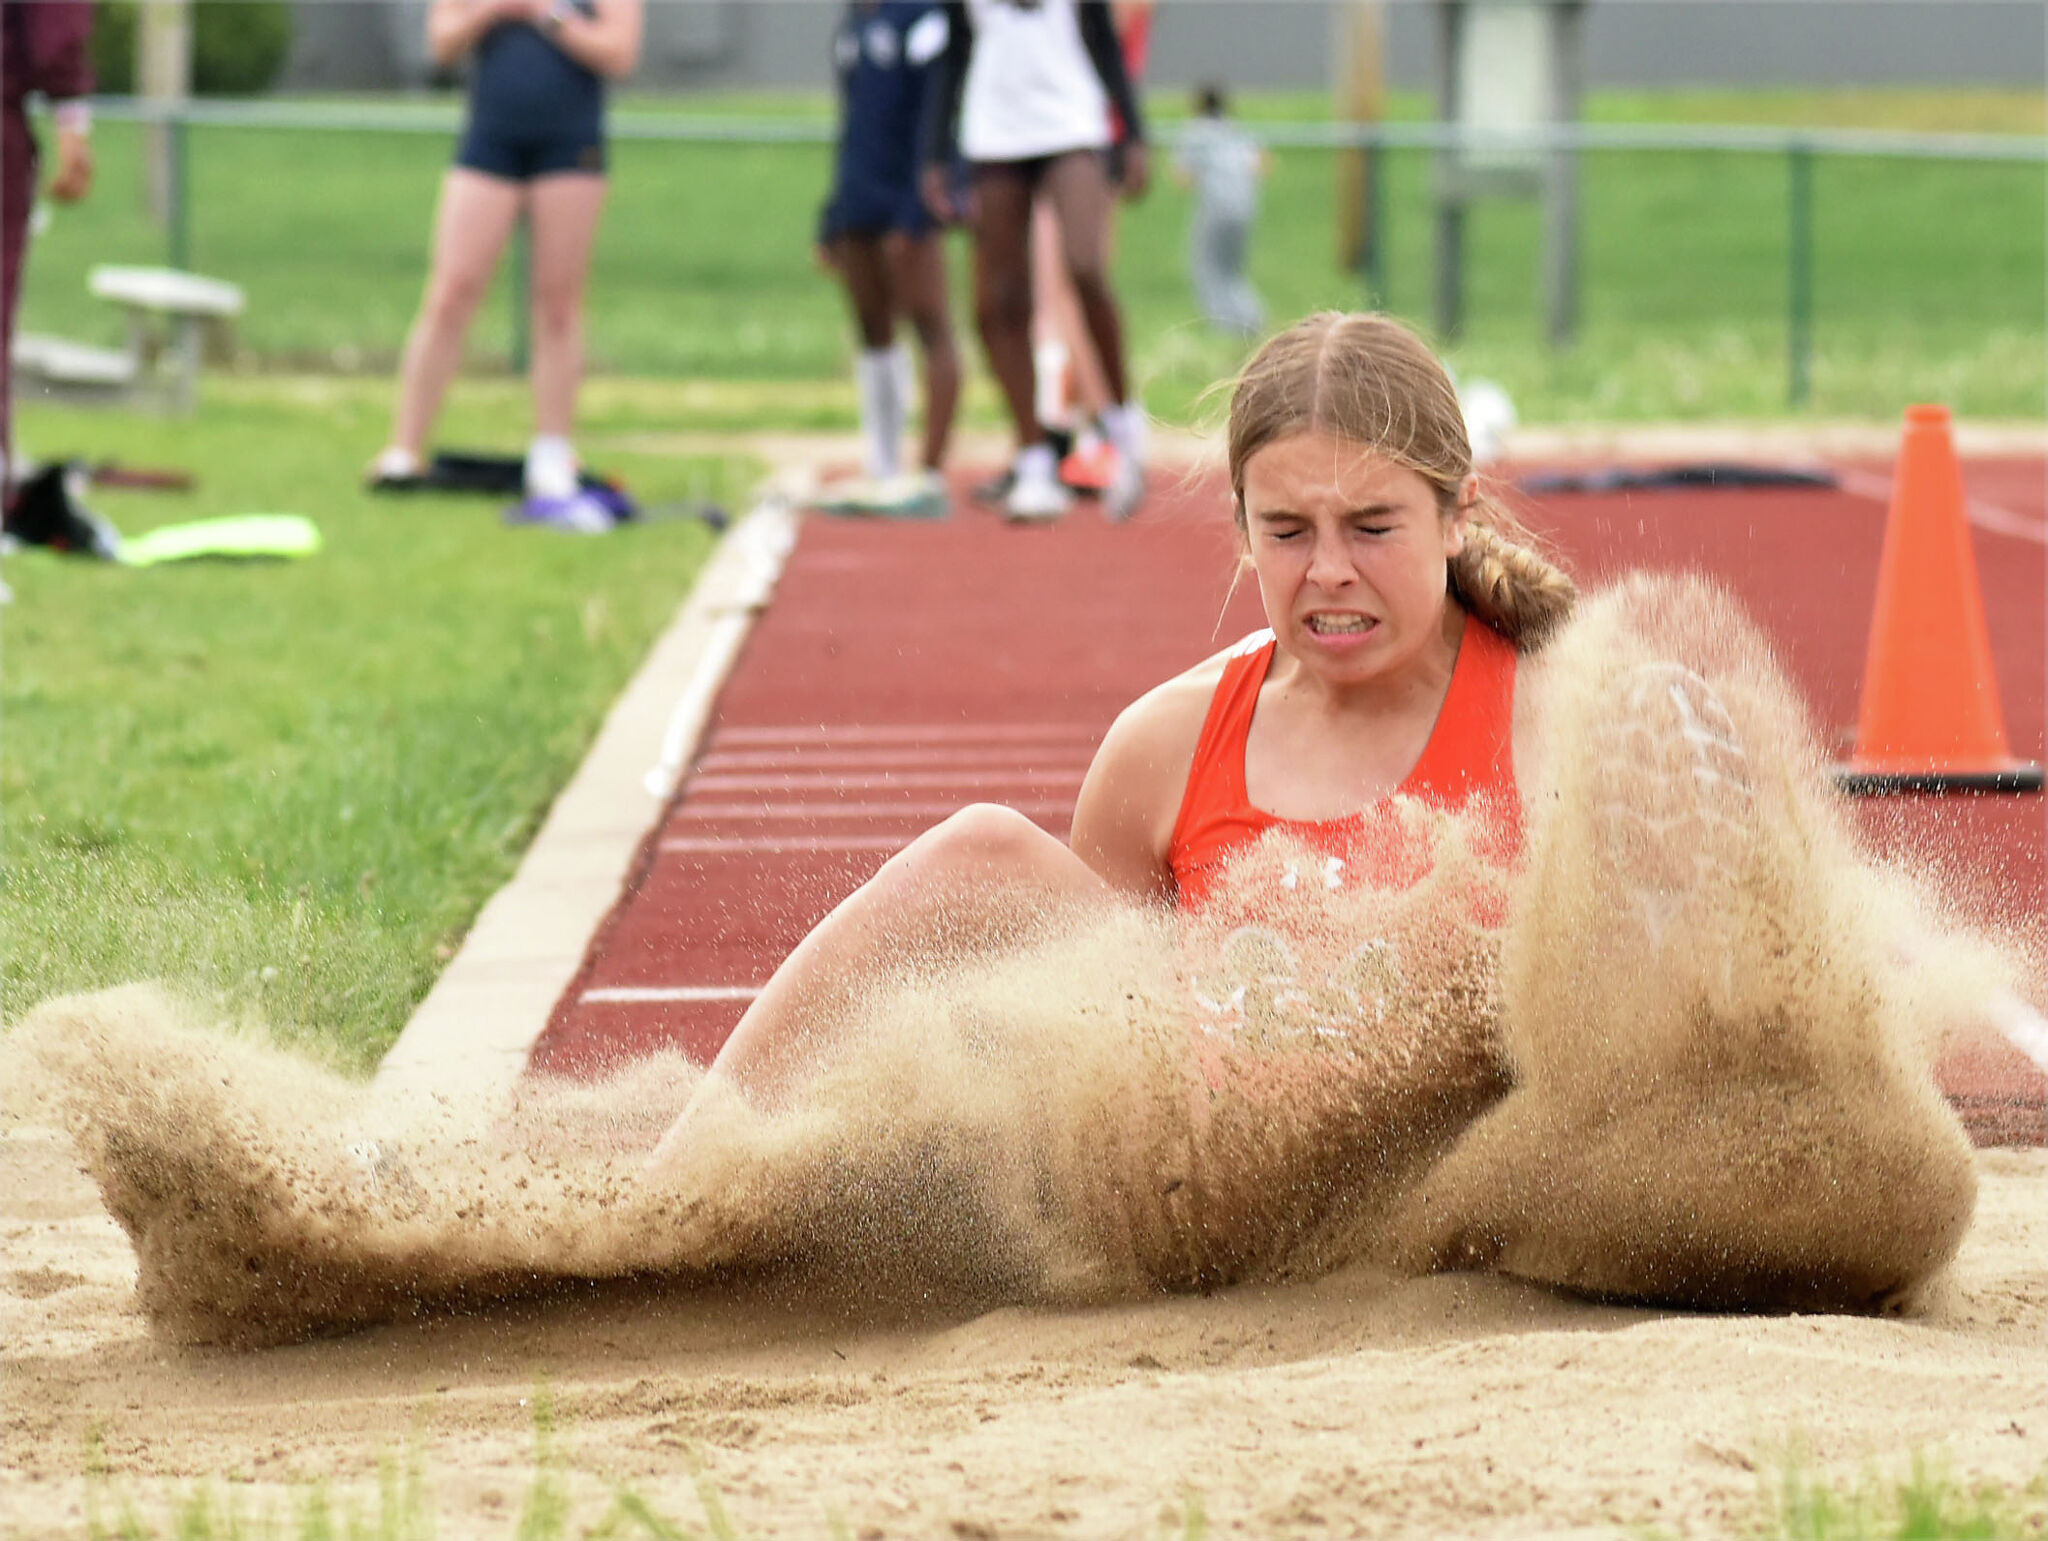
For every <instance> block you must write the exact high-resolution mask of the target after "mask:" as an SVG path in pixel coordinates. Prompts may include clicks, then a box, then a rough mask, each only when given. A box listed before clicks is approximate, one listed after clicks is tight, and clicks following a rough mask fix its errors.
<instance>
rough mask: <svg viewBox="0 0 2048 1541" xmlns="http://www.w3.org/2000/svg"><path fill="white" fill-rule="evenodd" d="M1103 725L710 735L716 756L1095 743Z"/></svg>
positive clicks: (903, 725) (738, 730) (915, 726)
mask: <svg viewBox="0 0 2048 1541" xmlns="http://www.w3.org/2000/svg"><path fill="white" fill-rule="evenodd" d="M1105 727H1106V724H1105V725H1098V724H1095V723H1091V722H981V723H974V722H926V723H918V722H889V723H850V722H849V723H816V724H811V725H808V726H806V725H802V724H798V725H793V726H789V727H740V726H734V727H723V728H720V729H718V730H717V731H716V732H715V733H713V734H712V736H711V744H710V748H711V750H712V752H714V753H715V752H717V751H718V750H720V749H723V748H725V747H727V746H728V745H735V744H748V745H753V746H756V747H759V746H766V745H790V746H793V747H798V748H801V747H802V746H804V745H806V744H815V745H818V746H820V747H825V746H830V745H838V744H920V743H927V742H930V743H939V744H1018V743H1042V742H1046V741H1048V740H1052V741H1064V742H1069V743H1086V744H1091V745H1092V744H1094V743H1095V742H1096V741H1097V740H1099V739H1100V738H1101V737H1102V735H1103V732H1104V729H1105Z"/></svg>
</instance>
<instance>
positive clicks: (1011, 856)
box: [918, 803, 1052, 871]
mask: <svg viewBox="0 0 2048 1541" xmlns="http://www.w3.org/2000/svg"><path fill="white" fill-rule="evenodd" d="M1051 838H1052V837H1051V836H1049V835H1047V834H1046V833H1045V831H1044V830H1042V829H1040V828H1039V827H1038V826H1037V825H1036V824H1034V823H1032V822H1031V820H1029V819H1027V818H1026V817H1025V816H1024V815H1023V814H1021V813H1019V812H1018V811H1017V810H1016V809H1014V808H1006V807H1004V806H1003V805H1002V804H1000V803H971V804H969V805H968V806H967V807H965V808H962V809H961V810H960V811H959V812H958V813H955V814H953V815H951V816H950V817H948V818H947V819H946V820H945V821H944V822H943V823H940V824H937V825H935V826H933V827H932V829H930V830H929V831H928V832H927V833H926V834H924V835H923V836H922V837H920V839H919V842H918V843H919V844H920V845H923V844H925V843H926V842H930V845H929V850H928V853H927V854H928V855H929V856H930V857H931V858H934V859H937V860H940V861H944V862H947V863H949V864H953V865H957V866H960V867H962V868H972V869H974V870H977V871H986V870H987V869H988V868H990V867H991V866H994V867H998V868H1005V869H1008V868H1016V869H1019V870H1021V869H1023V868H1026V867H1028V866H1029V865H1030V863H1031V862H1032V861H1033V860H1034V858H1036V856H1037V855H1038V854H1039V853H1040V852H1041V851H1042V850H1043V849H1044V846H1045V842H1046V841H1047V840H1049V839H1051Z"/></svg>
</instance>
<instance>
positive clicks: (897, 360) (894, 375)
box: [889, 342, 917, 456]
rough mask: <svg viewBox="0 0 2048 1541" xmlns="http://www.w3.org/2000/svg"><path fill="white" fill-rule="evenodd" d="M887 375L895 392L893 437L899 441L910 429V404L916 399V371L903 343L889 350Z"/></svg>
mask: <svg viewBox="0 0 2048 1541" xmlns="http://www.w3.org/2000/svg"><path fill="white" fill-rule="evenodd" d="M889 375H890V384H891V385H892V386H893V387H894V388H895V392H896V434H895V437H896V440H897V441H898V442H900V441H901V440H902V438H903V435H904V434H906V433H908V432H909V431H910V409H911V404H912V403H913V402H915V401H916V400H917V371H916V369H915V368H914V367H913V366H912V364H911V362H910V349H909V348H908V347H907V346H905V345H904V344H903V343H900V342H899V343H897V344H896V346H895V347H893V348H891V349H890V350H889ZM900 453H901V452H900V451H899V456H900Z"/></svg>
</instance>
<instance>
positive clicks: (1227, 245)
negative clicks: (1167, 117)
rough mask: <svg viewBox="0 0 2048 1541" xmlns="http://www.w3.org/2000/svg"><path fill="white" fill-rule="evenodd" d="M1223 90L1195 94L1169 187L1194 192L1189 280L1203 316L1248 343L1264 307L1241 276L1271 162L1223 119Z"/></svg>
mask: <svg viewBox="0 0 2048 1541" xmlns="http://www.w3.org/2000/svg"><path fill="white" fill-rule="evenodd" d="M1229 111H1230V104H1229V100H1228V98H1227V97H1226V96H1225V94H1224V90H1223V87H1222V86H1220V85H1217V84H1215V83H1213V82H1211V83H1210V84H1207V85H1203V86H1199V87H1197V88H1196V90H1195V118H1194V121H1193V122H1191V123H1190V124H1188V126H1187V132H1186V133H1185V134H1184V135H1183V136H1182V137H1181V142H1180V148H1179V149H1178V150H1176V151H1175V152H1174V157H1173V171H1174V180H1175V181H1177V182H1179V183H1180V184H1181V185H1182V186H1183V187H1192V188H1193V189H1194V190H1195V209H1194V215H1193V217H1192V218H1191V220H1190V221H1189V225H1188V276H1189V277H1190V278H1191V279H1193V280H1194V285H1195V298H1196V299H1197V300H1198V301H1199V302H1200V303H1201V306H1202V314H1203V316H1204V317H1205V318H1206V319H1207V320H1208V322H1209V324H1210V325H1211V326H1213V327H1215V328H1216V329H1217V330H1218V331H1222V332H1230V333H1233V334H1235V335H1237V336H1240V337H1255V336H1257V335H1258V334H1259V332H1260V331H1261V330H1263V329H1264V327H1265V324H1266V307H1265V305H1264V304H1263V303H1262V302H1261V301H1260V299H1259V295H1258V291H1257V290H1255V289H1254V288H1252V285H1251V280H1250V279H1249V278H1247V277H1246V276H1245V271H1244V264H1245V253H1246V251H1247V250H1248V249H1249V247H1250V244H1251V230H1252V221H1253V220H1254V219H1256V218H1257V217H1258V212H1259V183H1260V181H1261V179H1263V178H1264V176H1265V175H1266V172H1267V171H1268V170H1269V169H1270V167H1271V161H1270V158H1269V157H1268V155H1267V153H1266V151H1265V149H1264V148H1263V147H1261V145H1260V144H1259V142H1258V141H1257V140H1256V139H1254V138H1252V136H1251V135H1250V134H1248V133H1246V132H1245V131H1244V129H1242V128H1241V127H1239V126H1238V125H1237V124H1235V123H1233V122H1231V120H1230V117H1229Z"/></svg>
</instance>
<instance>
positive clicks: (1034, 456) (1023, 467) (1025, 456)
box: [1016, 443, 1060, 482]
mask: <svg viewBox="0 0 2048 1541" xmlns="http://www.w3.org/2000/svg"><path fill="white" fill-rule="evenodd" d="M1016 473H1017V480H1018V481H1020V482H1053V481H1057V480H1059V474H1060V463H1059V460H1058V457H1056V456H1055V455H1054V454H1053V452H1052V446H1051V445H1050V444H1045V443H1038V444H1027V445H1025V446H1024V447H1023V448H1022V449H1020V450H1018V451H1017V464H1016Z"/></svg>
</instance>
